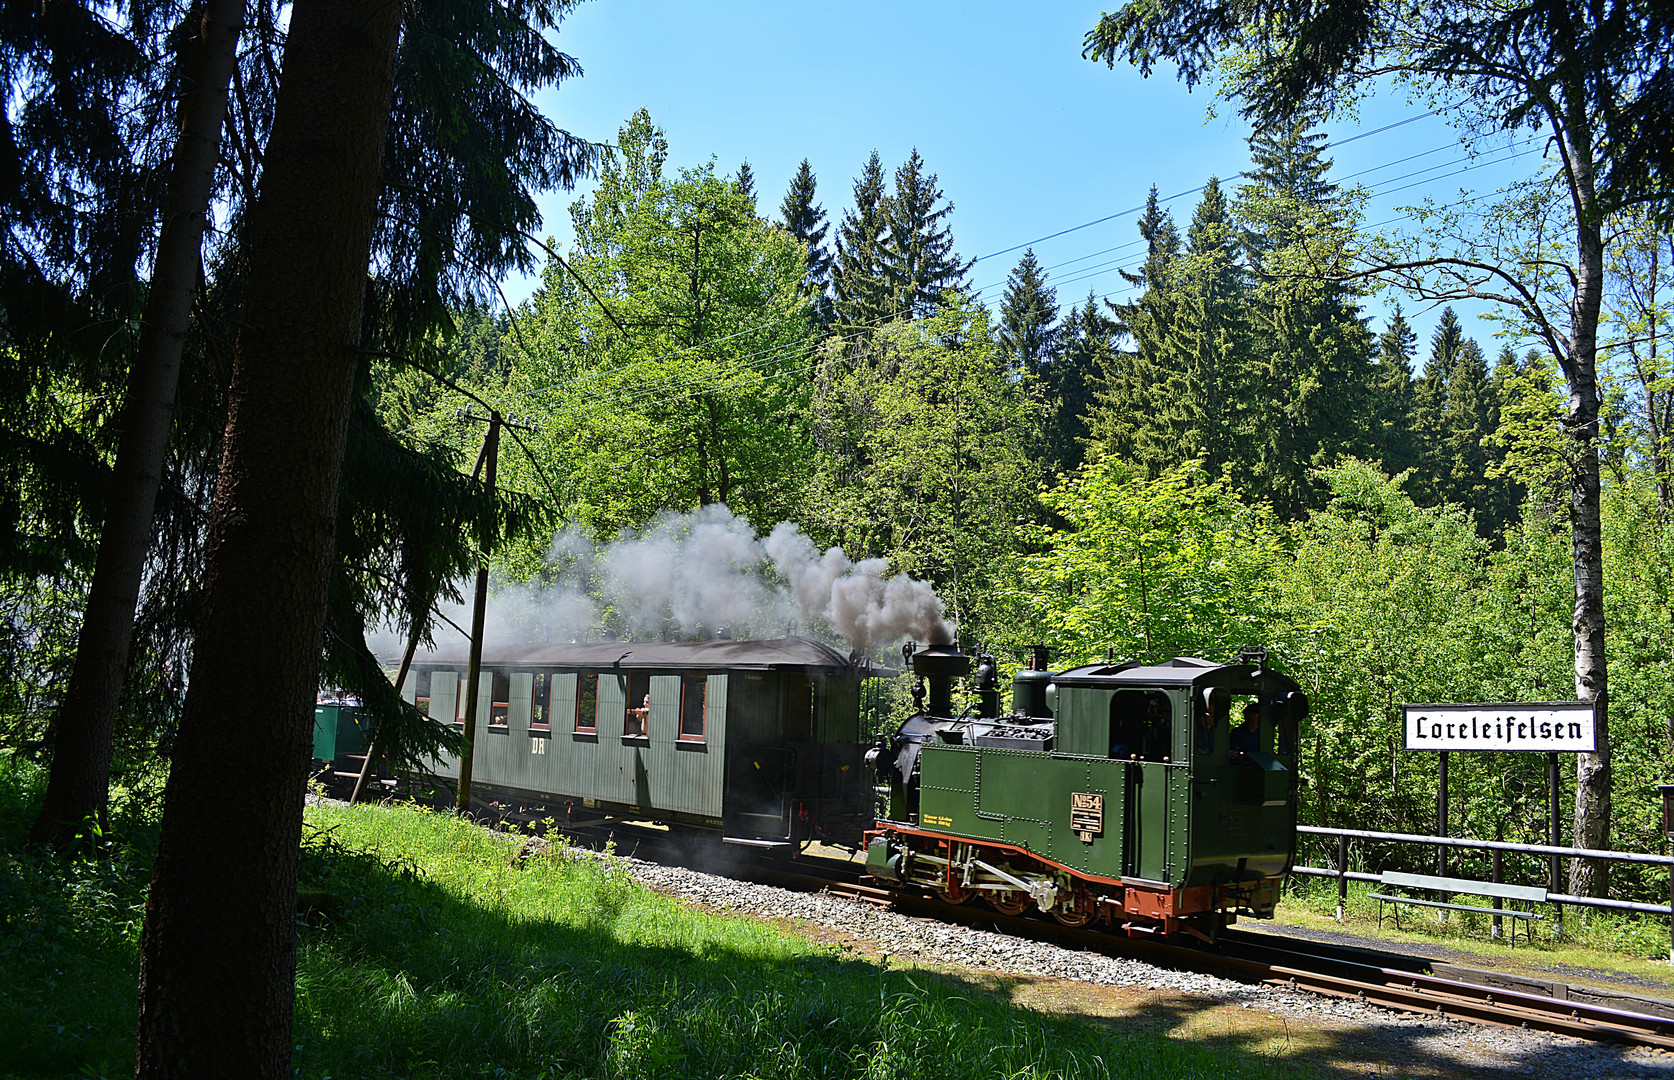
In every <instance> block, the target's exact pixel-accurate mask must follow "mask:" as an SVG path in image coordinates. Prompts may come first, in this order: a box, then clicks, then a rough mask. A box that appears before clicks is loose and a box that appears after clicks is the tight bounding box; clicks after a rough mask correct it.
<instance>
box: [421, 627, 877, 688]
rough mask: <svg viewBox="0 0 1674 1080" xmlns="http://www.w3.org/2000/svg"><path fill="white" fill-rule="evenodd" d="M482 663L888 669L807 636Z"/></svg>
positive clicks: (652, 645)
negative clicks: (853, 657) (856, 659)
mask: <svg viewBox="0 0 1674 1080" xmlns="http://www.w3.org/2000/svg"><path fill="white" fill-rule="evenodd" d="M468 660H469V657H468V655H467V653H466V650H465V647H464V646H463V644H461V645H460V646H457V647H450V648H446V649H440V650H437V651H436V652H433V653H425V654H422V655H419V656H415V657H414V658H413V663H415V664H419V665H423V666H426V667H435V666H438V665H448V664H452V665H455V666H458V667H463V666H465V664H466V663H467V662H468ZM482 663H483V666H484V667H535V668H593V669H606V668H631V669H635V670H642V669H656V670H666V671H692V670H700V671H704V670H707V671H717V670H722V669H728V670H746V671H750V670H754V671H772V670H780V669H820V670H831V669H838V670H854V671H856V672H857V673H858V674H862V675H865V676H875V677H879V678H888V677H890V676H893V675H895V674H896V672H895V670H894V669H893V668H887V667H883V666H882V665H879V664H875V663H872V662H871V661H869V660H864V659H862V660H860V661H859V662H858V663H856V662H855V661H854V660H851V658H850V657H849V656H848V655H847V654H845V653H842V652H839V651H838V650H837V649H835V648H833V647H832V646H830V645H826V644H824V643H823V642H818V641H812V640H810V639H808V638H801V637H788V638H775V639H773V640H771V641H582V642H569V643H564V644H547V645H505V646H497V647H495V648H491V649H490V648H485V649H484V650H483V654H482Z"/></svg>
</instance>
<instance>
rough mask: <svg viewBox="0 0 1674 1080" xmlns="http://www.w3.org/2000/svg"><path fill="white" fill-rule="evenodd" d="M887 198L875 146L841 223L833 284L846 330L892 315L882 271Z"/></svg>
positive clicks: (865, 327)
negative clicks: (851, 202) (850, 206)
mask: <svg viewBox="0 0 1674 1080" xmlns="http://www.w3.org/2000/svg"><path fill="white" fill-rule="evenodd" d="M886 201H887V196H886V195H885V193H884V175H883V165H882V164H881V163H880V162H879V161H878V152H877V151H876V150H874V151H872V156H871V157H870V158H868V159H867V161H866V167H865V168H864V169H862V170H861V173H860V179H858V180H856V181H855V182H854V209H853V210H851V211H849V212H848V213H846V214H844V215H843V220H842V222H840V223H839V224H838V226H837V258H836V263H835V266H834V267H833V270H832V275H831V284H832V292H833V294H834V305H835V308H836V312H837V323H838V325H839V326H840V327H842V329H843V331H844V332H845V333H847V332H854V331H859V332H869V331H870V330H872V329H875V328H876V327H877V326H878V324H879V323H881V322H883V320H885V319H887V318H889V317H890V316H891V315H892V314H894V311H893V308H892V306H891V304H890V291H889V283H888V281H887V279H886V277H885V274H884V258H885V256H884V240H885V238H886V236H887V235H888V232H889V219H888V209H887V207H886V205H885V203H886Z"/></svg>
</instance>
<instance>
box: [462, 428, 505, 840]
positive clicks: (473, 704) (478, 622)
mask: <svg viewBox="0 0 1674 1080" xmlns="http://www.w3.org/2000/svg"><path fill="white" fill-rule="evenodd" d="M482 456H483V459H484V461H485V462H486V466H485V467H486V469H487V474H486V476H485V477H484V480H485V482H486V483H487V485H488V491H489V496H490V498H492V497H493V495H494V467H495V465H496V463H497V462H498V459H499V457H500V414H499V413H497V412H490V413H489V414H488V437H487V438H486V439H484V440H483V444H482ZM488 533H489V530H488V529H485V530H483V536H482V556H481V561H479V562H478V564H477V587H476V591H475V593H473V595H472V597H471V663H470V665H469V667H468V668H467V671H468V674H467V675H466V679H467V683H466V686H465V745H464V746H463V747H461V749H460V751H459V789H458V794H457V795H456V796H455V799H454V802H455V804H456V805H457V808H458V810H459V812H460V813H462V814H469V813H470V812H471V762H472V758H473V756H474V753H475V750H476V728H477V684H478V683H479V682H480V681H481V676H482V635H483V621H484V615H485V614H486V612H487V609H488V548H489V536H488Z"/></svg>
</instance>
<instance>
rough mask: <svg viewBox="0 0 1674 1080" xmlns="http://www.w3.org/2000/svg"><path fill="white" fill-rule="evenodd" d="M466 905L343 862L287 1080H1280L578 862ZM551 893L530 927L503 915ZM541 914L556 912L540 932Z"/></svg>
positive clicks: (543, 863) (353, 861)
mask: <svg viewBox="0 0 1674 1080" xmlns="http://www.w3.org/2000/svg"><path fill="white" fill-rule="evenodd" d="M519 875H520V876H531V877H534V878H536V879H545V880H537V881H536V883H535V884H536V889H535V890H531V891H529V892H525V891H524V890H522V889H521V888H520V887H519V883H518V882H515V881H513V882H510V883H507V882H505V881H503V880H501V881H497V882H494V883H492V884H489V883H485V886H486V887H488V888H491V889H497V890H499V893H500V895H499V896H497V897H496V898H495V899H494V901H493V902H490V903H483V902H480V901H479V900H477V899H476V898H471V899H467V898H464V897H462V896H460V895H459V894H458V893H457V892H456V891H455V890H453V889H451V888H443V887H441V886H439V885H437V884H435V883H433V882H430V881H427V880H425V879H424V878H422V877H421V876H419V875H417V874H415V873H410V872H407V871H405V870H403V869H402V868H401V867H399V866H391V865H372V864H368V863H367V861H366V860H365V858H364V857H353V856H344V857H340V861H339V864H338V865H337V866H336V867H335V868H334V869H333V871H332V873H331V874H330V875H329V876H330V878H331V880H330V888H331V891H332V895H333V901H332V905H333V907H334V913H333V914H331V915H330V916H328V919H329V923H328V924H327V925H323V926H320V927H317V928H312V929H310V930H309V931H308V932H307V933H306V935H305V944H304V950H303V953H304V961H303V965H302V968H303V975H302V978H301V979H300V980H299V987H298V1002H297V1003H298V1025H297V1031H298V1038H297V1041H298V1044H299V1053H298V1056H297V1066H298V1071H299V1075H302V1076H320V1077H324V1076H328V1075H329V1076H369V1077H370V1076H403V1077H429V1076H479V1075H481V1076H486V1075H511V1076H539V1077H547V1076H551V1077H568V1076H602V1077H613V1076H621V1077H628V1076H633V1077H664V1076H666V1077H848V1076H853V1077H902V1078H910V1077H926V1078H928V1077H936V1078H938V1080H940V1078H947V1077H962V1076H971V1077H986V1076H996V1077H1046V1076H1065V1077H1069V1076H1088V1077H1109V1076H1128V1075H1146V1076H1159V1075H1160V1076H1181V1077H1197V1076H1202V1077H1211V1076H1215V1077H1219V1076H1234V1077H1242V1076H1252V1077H1258V1076H1259V1077H1272V1076H1278V1075H1280V1074H1279V1071H1278V1070H1277V1069H1276V1068H1275V1067H1274V1065H1273V1063H1272V1062H1271V1061H1261V1060H1250V1059H1245V1060H1243V1061H1238V1060H1228V1059H1226V1058H1225V1057H1224V1056H1223V1055H1222V1054H1220V1053H1218V1052H1216V1051H1214V1050H1213V1049H1212V1048H1199V1047H1194V1046H1191V1045H1189V1044H1183V1043H1181V1042H1179V1041H1178V1040H1172V1039H1166V1038H1160V1037H1157V1036H1154V1035H1151V1034H1148V1033H1143V1032H1133V1031H1125V1030H1121V1029H1119V1028H1111V1027H1109V1026H1106V1025H1103V1024H1089V1023H1087V1022H1085V1021H1083V1020H1081V1019H1078V1018H1074V1017H1058V1016H1052V1015H1049V1014H1043V1013H1040V1012H1037V1011H1035V1010H1033V1009H1028V1008H1021V1007H1018V1006H1015V1005H1013V1004H1011V1003H1008V1002H1006V1001H1005V1000H1004V999H1003V997H1001V996H998V995H995V994H993V993H992V992H991V989H990V988H989V987H987V986H985V985H983V984H982V983H981V982H980V981H979V980H977V979H969V980H967V979H958V978H952V977H948V976H940V975H931V974H928V973H924V972H907V971H901V970H889V969H886V968H883V967H880V966H878V965H875V964H871V963H867V962H864V961H860V960H856V959H850V958H845V957H843V956H841V955H839V954H838V953H836V952H834V951H832V950H829V949H822V948H819V947H815V946H811V945H808V944H806V943H804V942H802V941H800V940H798V939H795V938H792V937H788V936H786V935H783V934H780V933H777V932H774V931H772V930H770V929H768V928H766V927H764V926H762V925H761V924H759V923H756V922H753V921H750V920H746V919H738V918H721V917H716V916H712V915H706V914H703V913H700V912H695V911H693V910H691V909H690V908H687V907H685V906H684V905H682V904H679V903H678V902H676V901H673V900H670V899H668V898H666V897H661V896H658V895H656V894H654V893H649V892H647V891H645V890H643V889H641V888H640V887H639V886H638V885H636V884H634V883H633V882H632V881H631V880H629V879H627V878H626V876H625V875H623V874H622V873H621V872H620V871H614V870H612V869H610V868H609V867H608V866H606V865H601V864H600V863H599V862H597V861H596V860H592V859H585V858H564V857H561V856H560V857H557V858H539V859H533V860H529V865H528V868H527V869H525V870H522V871H519ZM543 886H550V887H554V888H558V889H562V890H564V891H565V893H566V896H565V897H564V898H562V899H561V900H560V901H559V902H557V903H552V902H551V897H550V896H548V897H546V898H544V899H545V901H546V902H545V903H544V904H542V905H537V904H536V903H534V902H531V904H530V906H531V907H536V906H545V907H546V908H547V909H548V911H547V913H545V914H533V913H531V914H524V913H522V912H520V911H519V910H518V907H517V905H518V903H519V902H521V901H522V899H523V898H524V897H525V896H527V895H532V894H533V893H534V892H538V891H539V890H540V888H541V887H543ZM553 909H558V910H556V911H554V910H553Z"/></svg>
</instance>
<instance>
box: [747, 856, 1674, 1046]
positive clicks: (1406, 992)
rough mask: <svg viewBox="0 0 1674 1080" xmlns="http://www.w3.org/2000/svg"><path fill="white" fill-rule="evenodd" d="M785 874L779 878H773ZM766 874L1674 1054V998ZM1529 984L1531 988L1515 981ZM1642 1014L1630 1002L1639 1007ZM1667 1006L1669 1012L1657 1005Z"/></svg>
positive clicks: (1260, 936) (1157, 958)
mask: <svg viewBox="0 0 1674 1080" xmlns="http://www.w3.org/2000/svg"><path fill="white" fill-rule="evenodd" d="M770 879H775V880H770ZM757 880H760V881H762V883H764V884H783V885H785V886H786V887H791V888H819V889H824V890H825V891H827V892H830V893H833V894H835V895H839V896H847V897H849V898H851V899H854V900H858V901H862V902H866V903H874V904H880V905H889V906H893V907H895V908H898V909H901V910H904V911H910V912H913V913H915V914H924V915H930V916H933V917H936V918H941V919H948V920H952V921H957V922H960V923H962V924H965V925H970V926H979V927H982V928H992V929H995V930H998V931H999V932H1001V933H1006V934H1012V935H1015V936H1018V937H1024V938H1028V939H1031V940H1040V941H1048V942H1051V943H1053V944H1058V945H1064V946H1068V947H1071V948H1076V949H1086V950H1090V951H1094V952H1100V953H1104V954H1106V955H1111V956H1122V957H1127V958H1131V959H1137V960H1143V961H1145V962H1146V963H1151V964H1156V965H1159V966H1164V967H1172V968H1178V969H1182V970H1187V971H1194V972H1198V973H1201V974H1206V975H1216V976H1220V977H1221V978H1226V979H1232V980H1236V981H1239V982H1246V983H1254V984H1259V985H1263V986H1274V987H1281V988H1285V989H1290V990H1306V991H1308V992H1310V993H1315V994H1322V995H1325V996H1328V997H1335V998H1344V999H1349V1000H1354V1001H1360V1002H1364V1003H1367V1004H1372V1005H1378V1006H1382V1007H1384V1008H1388V1009H1396V1010H1399V1011H1402V1012H1407V1013H1414V1014H1417V1015H1422V1016H1431V1017H1435V1018H1438V1019H1449V1020H1462V1021H1469V1022H1473V1023H1481V1024H1492V1025H1496V1026H1500V1027H1519V1028H1532V1029H1535V1030H1538V1031H1549V1032H1554V1033H1557V1034H1562V1035H1569V1036H1573V1037H1575V1038H1580V1039H1591V1040H1594V1041H1608V1042H1615V1043H1622V1044H1627V1045H1634V1046H1652V1047H1657V1048H1659V1049H1664V1050H1674V1004H1667V1003H1661V1002H1655V1001H1652V1000H1650V999H1633V998H1629V997H1626V996H1614V995H1613V996H1612V997H1611V999H1610V1000H1611V1001H1612V1002H1615V1003H1616V1004H1610V1005H1606V1004H1601V1003H1599V1002H1598V1001H1594V1000H1587V997H1588V996H1589V992H1588V991H1585V990H1584V989H1582V988H1572V987H1566V986H1564V985H1563V984H1538V985H1539V986H1540V987H1543V988H1544V989H1545V990H1546V991H1547V992H1546V993H1538V992H1534V990H1535V989H1536V986H1537V984H1535V983H1534V982H1533V981H1532V980H1510V979H1507V978H1506V977H1505V976H1501V975H1498V974H1497V973H1493V972H1481V971H1474V970H1471V969H1465V968H1453V969H1452V970H1451V971H1450V972H1449V973H1448V974H1436V973H1434V972H1429V971H1424V970H1421V969H1420V968H1419V965H1417V964H1415V963H1414V962H1413V960H1412V958H1411V957H1405V956H1401V955H1399V954H1394V953H1384V952H1378V951H1374V950H1367V949H1352V948H1346V947H1339V946H1331V945H1323V944H1320V943H1317V942H1310V941H1305V940H1300V939H1296V938H1286V937H1282V936H1280V935H1278V934H1269V933H1249V932H1241V931H1233V930H1229V931H1226V932H1223V934H1222V935H1221V936H1220V940H1219V941H1218V942H1217V943H1216V944H1215V945H1213V946H1210V945H1203V944H1200V943H1197V942H1191V943H1179V942H1174V941H1164V940H1156V939H1147V938H1129V937H1126V936H1122V935H1117V934H1113V933H1110V932H1109V931H1102V930H1097V929H1093V928H1091V927H1086V928H1071V927H1066V926H1062V925H1059V924H1058V923H1056V922H1053V921H1050V920H1047V919H1044V918H1039V917H1030V916H1027V915H1015V916H1014V915H1005V914H1002V913H1000V912H997V911H994V910H992V909H990V908H988V907H986V906H983V905H980V904H966V905H950V904H946V903H943V902H941V901H939V900H934V899H931V898H928V897H918V896H910V895H903V894H901V893H896V892H892V891H891V890H888V889H881V888H878V887H876V886H872V885H867V884H864V883H862V882H860V881H859V880H858V875H856V876H855V880H840V879H833V878H832V877H830V876H827V875H825V874H823V873H817V872H816V873H807V872H796V871H785V870H779V869H777V868H773V869H772V870H771V871H770V872H769V873H768V874H765V875H763V876H761V877H759V878H758V879H757ZM1514 981H1515V982H1520V983H1521V984H1522V985H1523V986H1524V987H1525V988H1524V989H1517V988H1514V987H1509V986H1507V985H1506V984H1507V983H1511V982H1514ZM1640 1002H1643V1006H1642V1007H1643V1008H1644V1009H1645V1010H1647V1011H1635V1010H1634V1009H1632V1008H1624V1007H1622V1005H1628V1004H1632V1005H1639V1003H1640ZM1658 1007H1660V1008H1662V1009H1664V1010H1666V1012H1665V1013H1664V1014H1663V1015H1658V1014H1656V1013H1655V1012H1651V1011H1648V1010H1650V1009H1655V1008H1658Z"/></svg>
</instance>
